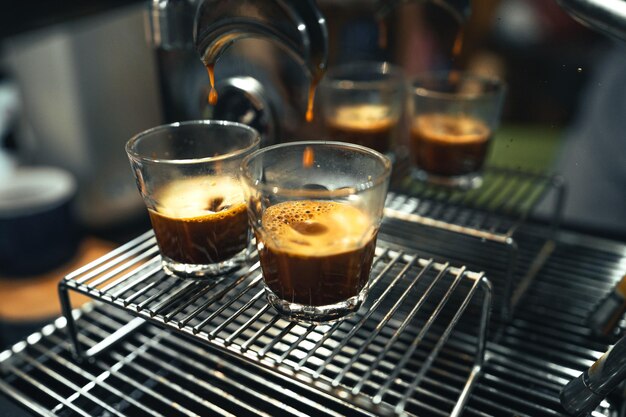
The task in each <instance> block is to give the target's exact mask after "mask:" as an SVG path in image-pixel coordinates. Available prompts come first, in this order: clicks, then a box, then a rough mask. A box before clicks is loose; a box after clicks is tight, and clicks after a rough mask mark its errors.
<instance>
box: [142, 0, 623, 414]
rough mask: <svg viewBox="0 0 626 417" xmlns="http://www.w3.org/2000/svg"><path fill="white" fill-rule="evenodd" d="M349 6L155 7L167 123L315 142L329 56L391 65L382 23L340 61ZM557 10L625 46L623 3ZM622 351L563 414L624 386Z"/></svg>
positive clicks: (164, 3)
mask: <svg viewBox="0 0 626 417" xmlns="http://www.w3.org/2000/svg"><path fill="white" fill-rule="evenodd" d="M328 3H332V2H328ZM350 3H351V2H350V1H346V2H341V4H339V5H337V4H334V5H333V4H325V2H323V1H321V2H319V4H316V3H314V2H313V1H312V0H306V1H297V2H296V1H294V2H276V1H272V0H263V1H251V0H250V1H240V2H236V3H235V2H220V1H215V0H201V1H199V2H196V1H193V0H155V1H153V2H152V4H151V7H150V23H151V33H152V41H153V46H154V48H155V50H156V53H157V59H158V62H159V69H160V79H161V86H162V91H163V98H164V101H165V105H166V107H165V113H166V117H167V118H168V119H170V120H171V121H174V120H183V119H193V118H200V117H210V118H217V119H228V120H233V121H238V122H242V123H246V124H249V125H251V126H253V127H255V128H256V129H258V130H259V131H260V132H261V133H262V135H263V140H264V144H263V145H267V144H271V143H274V142H277V141H282V140H284V139H285V138H287V137H289V136H290V135H292V134H297V135H299V136H298V137H299V138H306V137H307V133H308V134H311V133H313V134H317V135H320V131H319V126H316V124H315V123H313V124H310V125H306V124H304V123H303V122H304V113H305V109H306V100H307V93H308V92H309V88H310V87H311V86H313V88H314V87H315V85H316V84H317V83H318V82H319V81H320V79H321V78H322V77H323V75H324V71H325V70H326V68H327V66H328V63H329V57H330V60H332V61H335V62H341V61H342V60H345V59H346V58H347V59H350V58H353V59H359V58H365V59H381V58H383V59H385V58H386V59H388V58H389V55H388V54H387V53H386V51H384V50H382V48H381V45H380V44H377V43H376V36H377V39H380V38H381V37H384V38H385V39H386V38H388V37H389V36H393V33H392V30H388V26H387V25H380V24H377V26H376V29H377V30H378V33H377V34H376V36H375V39H373V40H372V39H368V38H367V36H363V37H362V38H361V39H360V41H361V42H362V43H364V44H368V42H370V43H371V44H373V45H376V46H378V48H377V47H376V46H375V47H373V48H371V49H370V51H369V52H368V51H367V50H366V49H367V48H364V49H365V50H366V51H365V52H363V51H361V55H359V54H358V53H355V54H354V56H353V57H349V56H348V57H346V56H345V54H346V53H347V52H346V51H345V50H341V46H342V41H346V39H342V38H341V26H342V25H345V24H346V21H348V20H349V19H348V18H346V15H350V13H349V11H350V10H352V12H353V15H354V10H355V8H354V7H353V6H354V5H352V4H350ZM402 3H408V2H407V1H401V0H388V1H385V0H380V1H373V2H366V3H365V4H364V3H363V2H359V6H358V9H359V10H360V13H361V15H364V16H366V17H369V18H370V20H369V23H370V24H371V23H372V22H374V23H380V22H384V21H385V20H386V19H388V18H389V16H391V15H392V14H393V11H394V10H395V9H396V8H397V7H399V6H401V4H402ZM433 3H435V4H437V5H438V6H440V7H441V8H442V9H444V10H446V11H447V12H448V13H449V14H450V16H452V18H453V19H454V21H455V22H457V23H458V24H463V22H464V21H465V19H467V17H468V16H469V14H470V12H471V10H470V2H469V1H443V0H438V1H434V2H433ZM558 3H559V4H560V5H561V7H562V8H563V9H565V10H566V11H567V12H568V13H569V14H570V15H571V16H572V17H574V18H575V19H576V20H578V21H579V22H581V23H582V24H584V25H586V26H589V27H590V28H592V29H594V30H596V31H598V32H601V33H603V34H606V35H608V36H610V37H613V38H615V39H620V40H626V2H624V1H620V0H615V1H600V0H559V1H558ZM333 7H335V9H334V10H332V11H331V12H330V13H325V14H326V15H328V16H332V18H333V20H330V21H327V20H326V19H325V18H324V14H323V13H322V10H324V9H325V8H328V9H330V8H333ZM356 14H357V15H358V14H359V13H356ZM361 23H362V24H363V25H364V26H367V23H363V22H361ZM391 26H393V25H391ZM191 28H193V31H192V30H191ZM382 31H389V32H390V33H381V32H382ZM329 33H330V35H331V36H330V39H332V40H333V41H332V42H329ZM363 33H365V34H367V33H371V31H370V32H367V31H364V32H363ZM337 38H339V39H337ZM259 39H260V40H259ZM268 40H269V41H270V43H268ZM239 41H242V42H239ZM329 45H330V46H329ZM259 51H262V52H259ZM207 68H210V69H214V70H215V79H216V80H217V81H216V82H215V88H216V89H217V92H218V95H219V100H218V104H217V105H216V106H214V107H213V106H210V105H208V104H207V101H206V100H207V99H206V98H207V95H208V92H209V85H208V80H209V78H208V77H207ZM210 75H211V76H212V75H213V74H210ZM316 129H317V130H316ZM318 139H319V137H318ZM624 345H625V342H624V340H622V341H620V342H619V343H618V344H617V345H616V348H615V349H614V350H613V351H609V352H607V354H606V355H605V356H603V357H602V358H600V359H599V360H598V362H597V363H596V365H594V366H593V367H592V368H591V369H590V370H589V371H588V372H585V373H583V375H581V376H580V377H579V378H577V379H574V380H573V381H572V382H571V383H570V384H568V385H567V386H566V387H565V388H564V389H563V392H562V395H561V401H562V404H563V406H564V407H565V408H566V409H567V410H568V411H569V412H571V413H572V414H575V415H582V414H584V413H586V412H589V411H590V410H593V409H594V408H595V407H596V406H597V405H598V404H599V403H600V402H601V401H602V400H603V398H604V396H606V395H607V393H609V392H610V391H611V390H612V389H613V388H615V387H616V386H617V385H618V384H619V383H620V382H621V380H622V379H623V378H624V375H625V374H626V365H625V361H624V358H625V357H626V356H624V349H623V346H624ZM605 363H606V366H605Z"/></svg>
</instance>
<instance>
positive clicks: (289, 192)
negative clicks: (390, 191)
mask: <svg viewBox="0 0 626 417" xmlns="http://www.w3.org/2000/svg"><path fill="white" fill-rule="evenodd" d="M295 146H300V147H303V148H306V147H307V146H332V147H335V148H349V149H352V150H355V151H359V152H361V153H362V154H366V155H369V156H371V157H373V158H375V159H377V160H378V161H380V162H381V163H382V165H383V167H384V169H383V172H382V173H381V174H380V175H378V176H377V177H376V178H372V179H371V180H369V181H365V182H361V183H358V184H354V185H353V186H350V187H344V188H340V189H336V190H307V189H301V188H299V189H296V188H284V187H281V186H280V185H279V184H260V183H258V182H255V180H254V179H253V178H252V176H251V175H250V170H249V166H250V164H251V162H252V161H253V160H254V159H256V158H257V157H258V156H259V155H263V154H265V153H268V152H272V151H275V150H277V149H282V148H290V147H295ZM391 168H392V166H391V160H390V159H389V158H388V157H387V156H385V155H383V154H382V153H380V152H378V151H375V150H373V149H370V148H367V147H365V146H361V145H357V144H354V143H348V142H339V141H328V140H310V141H298V142H287V143H280V144H277V145H272V146H267V147H265V148H261V149H258V150H256V151H254V152H252V153H251V154H250V155H247V156H246V157H245V158H244V159H243V160H242V161H241V165H240V167H239V172H240V176H241V177H242V178H243V180H244V181H245V182H246V183H248V184H249V185H251V186H252V187H254V188H255V189H259V190H261V191H264V192H267V191H270V192H271V193H272V194H277V195H281V196H293V197H305V198H337V197H348V196H350V195H353V194H356V193H358V192H362V191H365V190H369V189H371V188H374V187H376V186H378V185H380V184H382V183H384V182H385V181H386V180H387V179H388V178H389V177H390V175H391Z"/></svg>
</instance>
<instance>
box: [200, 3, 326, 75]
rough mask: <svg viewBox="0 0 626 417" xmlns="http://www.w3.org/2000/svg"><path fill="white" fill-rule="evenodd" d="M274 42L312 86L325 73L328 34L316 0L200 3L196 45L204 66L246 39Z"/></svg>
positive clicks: (211, 64) (213, 63)
mask: <svg viewBox="0 0 626 417" xmlns="http://www.w3.org/2000/svg"><path fill="white" fill-rule="evenodd" d="M251 37H255V38H267V39H271V40H273V41H275V42H276V43H277V44H278V45H279V46H281V47H282V48H283V49H284V50H286V51H287V52H289V53H290V54H291V55H292V56H293V57H294V58H295V59H296V60H297V61H298V62H299V63H300V64H301V65H303V66H304V67H305V68H307V69H308V72H309V74H310V76H311V80H312V83H314V84H315V83H317V82H318V81H319V80H320V79H321V78H322V76H323V75H324V71H325V70H326V62H327V55H328V31H327V28H326V20H325V19H324V17H323V16H322V14H321V12H320V11H319V9H318V8H317V6H316V4H315V2H314V0H237V1H234V0H200V1H199V4H198V8H197V11H196V16H195V21H194V42H195V47H196V50H197V51H198V53H199V54H200V58H201V59H202V61H203V62H204V64H205V66H207V67H211V66H213V65H215V63H216V62H217V60H218V59H219V58H220V56H221V55H222V53H223V52H224V51H225V50H226V49H227V48H228V46H230V45H231V44H232V43H233V42H235V41H237V40H239V39H243V38H251Z"/></svg>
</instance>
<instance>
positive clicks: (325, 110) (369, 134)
mask: <svg viewBox="0 0 626 417" xmlns="http://www.w3.org/2000/svg"><path fill="white" fill-rule="evenodd" d="M405 91H406V81H405V79H404V75H403V73H402V70H401V69H400V68H398V67H396V66H394V65H392V64H390V63H388V62H376V61H374V62H354V63H350V64H343V65H339V66H336V67H333V68H329V69H328V71H327V72H326V75H325V76H324V79H323V80H322V82H321V83H320V86H319V91H318V95H319V98H318V100H319V103H320V106H321V110H322V115H323V117H324V124H325V127H326V132H327V135H328V138H329V139H331V140H338V141H342V142H350V143H356V144H358V145H363V146H366V147H368V148H372V149H374V150H376V151H378V152H381V153H385V154H387V153H391V152H392V151H393V150H394V145H396V137H397V135H398V133H399V127H400V123H399V120H400V117H401V116H402V110H403V107H404V101H405Z"/></svg>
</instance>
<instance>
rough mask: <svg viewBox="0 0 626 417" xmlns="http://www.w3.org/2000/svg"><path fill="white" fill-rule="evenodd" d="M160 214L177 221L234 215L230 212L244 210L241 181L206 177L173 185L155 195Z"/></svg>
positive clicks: (183, 180)
mask: <svg viewBox="0 0 626 417" xmlns="http://www.w3.org/2000/svg"><path fill="white" fill-rule="evenodd" d="M155 200H156V202H157V212H158V213H159V214H161V215H163V216H167V217H172V218H176V219H188V218H195V217H205V216H210V215H213V216H216V217H224V216H229V215H232V213H231V212H232V210H228V209H229V208H237V210H239V208H241V207H239V206H242V207H243V209H245V203H244V197H243V190H242V188H241V185H240V183H239V181H237V180H235V179H232V178H230V177H226V176H206V177H196V178H186V179H180V180H176V181H173V182H171V183H169V184H168V185H166V186H165V187H163V188H162V189H161V190H159V192H157V193H156V195H155Z"/></svg>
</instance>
